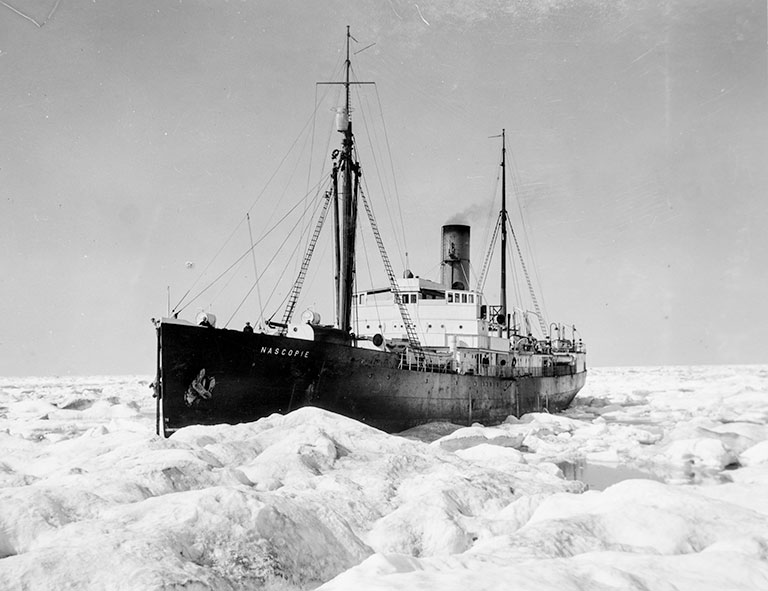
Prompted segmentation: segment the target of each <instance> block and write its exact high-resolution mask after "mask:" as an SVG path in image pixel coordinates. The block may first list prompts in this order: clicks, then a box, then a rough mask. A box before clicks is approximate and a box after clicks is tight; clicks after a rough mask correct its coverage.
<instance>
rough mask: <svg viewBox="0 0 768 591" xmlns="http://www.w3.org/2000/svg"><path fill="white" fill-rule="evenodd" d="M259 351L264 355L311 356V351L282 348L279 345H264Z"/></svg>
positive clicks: (303, 357) (304, 357)
mask: <svg viewBox="0 0 768 591" xmlns="http://www.w3.org/2000/svg"><path fill="white" fill-rule="evenodd" d="M259 353H261V354H263V355H280V356H281V357H301V358H302V359H306V358H308V357H309V351H302V350H301V349H281V348H279V347H262V348H261V350H260V351H259Z"/></svg>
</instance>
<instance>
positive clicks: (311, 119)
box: [171, 105, 319, 314]
mask: <svg viewBox="0 0 768 591" xmlns="http://www.w3.org/2000/svg"><path fill="white" fill-rule="evenodd" d="M318 108H319V105H315V109H314V110H313V112H312V114H311V115H310V117H309V119H308V120H307V121H306V123H305V124H304V125H303V127H302V128H301V130H300V131H299V133H298V134H297V136H296V137H295V138H294V140H293V142H292V143H291V145H290V147H289V148H288V151H287V152H286V153H285V154H284V155H283V157H282V159H281V160H280V162H279V163H278V165H277V167H276V168H275V170H274V171H273V172H272V174H271V175H270V177H269V178H268V179H267V182H266V183H265V184H264V186H263V187H262V189H261V191H259V193H258V194H257V195H256V198H255V199H254V201H253V202H252V203H251V206H250V207H249V208H248V209H247V210H246V215H248V214H249V213H251V211H253V209H254V208H255V207H256V205H257V204H258V202H259V201H260V200H261V198H262V197H263V196H264V194H265V193H266V191H267V188H268V187H269V186H270V185H271V184H272V181H273V180H274V179H275V177H276V176H277V174H278V173H279V172H280V170H281V169H282V167H283V165H284V164H285V162H286V160H287V159H288V157H289V156H290V155H291V154H292V153H293V152H294V150H295V149H296V146H297V144H298V143H299V140H300V139H301V138H302V137H303V136H304V134H305V132H306V131H307V128H308V127H309V126H310V123H312V122H314V121H315V119H316V115H317V109H318ZM305 143H306V142H305ZM246 221H247V219H246V217H245V216H243V218H241V219H240V221H239V222H238V223H237V224H236V225H235V227H234V229H233V230H232V232H231V233H230V234H229V236H228V237H227V238H226V240H224V242H223V244H222V245H221V247H220V248H219V250H217V251H216V254H214V255H213V257H212V258H211V260H210V261H209V262H208V264H207V265H206V266H205V267H204V268H203V270H202V271H201V272H200V274H199V275H198V276H197V278H196V279H195V280H194V281H193V282H192V284H191V285H190V286H189V288H188V289H187V291H186V292H184V295H182V296H181V299H179V301H178V302H177V304H176V305H175V306H174V307H173V308H172V310H171V313H172V314H178V313H179V312H181V311H182V310H184V309H185V308H187V307H188V306H189V304H190V303H191V302H188V303H187V304H186V305H184V306H183V307H180V306H181V304H182V303H184V301H185V299H186V298H187V296H188V295H189V294H190V293H191V292H192V290H193V289H194V287H195V285H197V283H198V282H199V281H200V280H201V279H202V278H203V277H204V276H205V274H206V273H207V272H208V270H209V269H210V268H211V266H212V265H213V263H214V262H215V261H216V259H217V258H218V257H219V255H220V254H221V253H222V252H223V250H224V249H225V248H226V246H227V245H228V244H229V243H230V242H231V240H232V238H233V237H234V236H235V234H236V233H237V232H238V230H239V229H240V227H241V226H242V225H243V223H245V222H246ZM267 223H268V222H267ZM199 295H200V294H198V296H197V297H199Z"/></svg>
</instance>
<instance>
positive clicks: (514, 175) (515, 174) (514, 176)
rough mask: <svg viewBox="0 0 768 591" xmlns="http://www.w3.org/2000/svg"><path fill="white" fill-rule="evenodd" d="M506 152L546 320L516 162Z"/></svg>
mask: <svg viewBox="0 0 768 591" xmlns="http://www.w3.org/2000/svg"><path fill="white" fill-rule="evenodd" d="M507 152H508V154H509V160H510V162H511V164H512V171H511V172H512V174H511V177H512V188H513V190H514V192H515V201H517V208H518V211H519V214H520V225H521V227H522V230H523V240H524V241H525V246H526V249H527V254H528V257H529V259H530V262H531V265H532V266H533V275H534V277H535V279H536V285H537V286H538V293H539V296H540V299H541V309H542V314H543V315H544V317H545V318H546V317H547V316H548V314H547V312H546V305H545V302H544V293H543V290H542V289H541V279H540V277H539V271H538V269H539V266H538V264H537V263H536V258H535V257H534V252H533V247H532V246H531V239H530V236H531V231H530V230H529V229H528V226H527V224H526V223H525V216H524V215H523V206H522V199H521V196H522V193H523V192H522V189H521V187H520V181H519V179H520V176H519V174H518V170H517V162H516V161H515V156H514V153H513V152H512V150H507ZM510 225H511V224H510ZM521 256H522V255H521Z"/></svg>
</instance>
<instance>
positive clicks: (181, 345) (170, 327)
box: [153, 27, 587, 437]
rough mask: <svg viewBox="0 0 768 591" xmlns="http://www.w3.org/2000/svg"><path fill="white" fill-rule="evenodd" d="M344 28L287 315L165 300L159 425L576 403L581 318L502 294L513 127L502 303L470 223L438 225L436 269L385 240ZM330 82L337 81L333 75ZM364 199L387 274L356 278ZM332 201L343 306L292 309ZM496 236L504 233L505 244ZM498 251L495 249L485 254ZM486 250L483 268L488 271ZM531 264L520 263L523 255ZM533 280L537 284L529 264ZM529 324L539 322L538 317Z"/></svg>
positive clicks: (388, 423) (505, 411) (480, 416)
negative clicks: (390, 251)
mask: <svg viewBox="0 0 768 591" xmlns="http://www.w3.org/2000/svg"><path fill="white" fill-rule="evenodd" d="M351 38H352V37H351V35H350V32H349V27H347V36H346V61H345V63H344V69H343V76H342V79H341V80H340V81H338V82H333V84H340V85H342V88H343V96H344V100H343V104H342V107H341V108H340V109H338V111H337V113H336V115H335V122H336V132H337V133H338V134H339V135H340V138H341V145H340V146H339V147H338V148H337V149H335V150H333V152H332V154H331V160H332V171H331V172H330V174H329V175H328V176H329V178H328V187H329V188H328V190H327V191H326V193H325V194H324V195H323V196H322V201H323V203H322V209H321V211H320V213H319V215H318V217H317V224H316V225H315V229H314V232H313V234H312V235H311V236H310V237H309V239H308V240H307V247H306V251H305V253H304V256H303V259H302V262H301V267H300V270H299V272H298V277H297V278H296V280H295V281H294V283H293V285H292V287H291V290H290V294H289V297H287V298H286V302H285V307H284V310H283V314H282V317H281V319H280V320H279V321H278V320H275V319H274V318H275V316H274V315H273V316H272V317H271V318H270V320H269V321H267V322H265V323H263V324H261V325H260V326H259V327H257V329H256V330H252V329H251V327H250V325H248V326H246V329H245V330H242V329H236V330H235V329H230V328H227V327H221V328H220V327H217V326H216V318H215V316H214V315H213V314H211V313H210V312H206V311H200V312H199V313H198V314H197V315H196V316H195V317H194V319H192V320H186V319H183V318H180V317H179V313H178V312H174V311H171V310H169V314H168V316H167V317H164V318H161V319H158V320H155V319H153V323H154V325H155V329H156V336H157V375H156V379H155V381H154V396H155V397H156V401H157V419H156V428H157V432H158V434H159V435H162V436H165V437H167V436H170V435H171V434H173V433H174V432H175V431H177V430H178V429H181V428H183V427H187V426H190V425H213V424H226V423H228V424H238V423H244V422H251V421H256V420H258V419H260V418H263V417H267V416H270V415H272V414H274V413H280V414H286V413H289V412H291V411H293V410H295V409H297V408H300V407H304V406H315V407H319V408H322V409H325V410H328V411H331V412H334V413H338V414H341V415H345V416H347V417H351V418H353V419H355V420H358V421H361V422H363V423H365V424H368V425H370V426H372V427H375V428H378V429H381V430H384V431H386V432H390V433H397V432H402V431H404V430H407V429H410V428H412V427H416V426H419V425H423V424H427V423H435V422H440V423H452V424H455V425H472V424H475V423H479V424H482V425H485V426H491V425H496V424H500V423H502V422H504V421H505V420H507V419H508V417H510V416H515V417H520V416H522V415H524V414H526V413H530V412H535V411H545V412H553V413H554V412H559V411H562V410H563V409H565V408H567V407H568V406H569V404H570V403H571V402H572V400H573V398H574V397H575V396H576V394H577V393H578V392H579V390H580V389H581V388H582V387H583V386H584V384H585V380H586V375H587V367H586V347H585V345H584V342H583V340H582V339H581V337H580V335H579V333H578V331H577V330H576V328H575V326H573V325H565V324H560V323H549V324H547V323H546V321H545V319H544V318H543V315H542V314H541V311H540V309H539V308H538V304H537V303H536V300H535V299H534V306H533V307H534V310H526V309H523V308H520V307H516V306H509V305H508V304H507V285H506V283H507V279H506V273H507V271H506V269H507V260H506V259H507V250H508V241H509V236H510V232H511V235H512V238H513V242H517V239H516V237H515V235H514V229H513V228H512V226H511V223H510V219H509V215H508V212H507V206H506V174H507V173H506V170H507V162H506V160H507V157H506V132H505V131H504V130H502V134H501V135H500V136H497V137H500V138H501V140H502V141H501V146H502V147H501V208H500V210H499V215H498V218H497V219H496V226H495V229H494V231H493V237H492V240H491V244H490V246H489V248H490V249H493V248H495V247H496V246H497V245H498V246H499V252H500V257H499V259H500V291H499V301H498V302H497V303H495V304H490V303H489V302H487V301H486V297H485V295H484V290H483V289H482V286H483V285H484V282H483V280H481V279H478V281H477V282H476V284H475V287H473V286H472V283H471V277H470V232H471V227H470V226H469V225H466V224H463V223H449V224H445V225H444V226H442V229H441V233H440V238H441V241H440V261H439V268H440V277H439V278H437V279H436V280H429V279H425V278H421V277H418V276H414V274H413V273H412V272H410V271H404V272H403V273H402V276H400V277H397V276H396V274H395V273H394V270H393V267H392V264H391V263H390V261H389V258H388V256H387V253H386V249H385V248H384V245H383V240H382V236H381V233H380V232H379V230H378V226H377V224H376V221H375V218H374V216H373V212H372V208H371V205H370V200H369V199H368V197H367V195H366V194H364V193H363V191H362V186H363V183H362V182H361V178H362V175H363V169H362V166H361V164H360V162H359V157H358V153H357V150H356V140H355V135H354V134H353V131H352V116H351V112H352V109H351V99H350V89H351V88H352V87H353V85H355V84H365V83H363V82H355V81H352V80H351V79H350V68H351V61H350V39H351ZM328 84H331V83H328ZM361 206H362V210H364V212H365V215H366V216H367V217H368V219H369V221H370V225H371V228H372V230H373V234H374V237H375V240H376V243H377V245H378V247H379V251H380V254H381V258H382V261H383V267H384V269H385V272H386V280H382V282H381V283H382V284H381V285H380V286H378V287H375V288H373V287H372V288H370V289H363V290H359V289H358V290H356V289H355V285H356V282H355V275H356V246H357V245H356V240H357V227H358V224H359V218H361V217H362V213H361V211H360V209H361ZM329 212H330V213H331V214H332V216H331V217H332V219H333V224H332V225H333V228H332V232H333V243H334V272H333V282H334V290H335V298H334V300H335V306H334V307H335V310H334V312H335V318H334V322H333V323H332V324H324V323H323V322H322V321H321V319H320V317H319V315H318V314H317V313H316V312H315V311H313V310H311V309H310V310H306V311H305V312H303V313H302V314H301V315H300V316H299V317H298V318H296V314H295V312H296V306H297V302H298V301H299V295H300V293H301V290H302V288H303V286H304V282H305V278H306V275H307V269H308V268H309V265H310V263H311V259H312V254H313V251H314V248H315V246H316V244H317V239H318V236H319V234H320V232H321V230H322V228H323V227H324V225H325V220H326V219H327V217H328V214H329ZM497 243H500V244H497ZM490 252H491V250H489V255H490ZM490 260H492V258H491V257H490V256H486V264H485V265H484V266H483V271H482V272H481V276H482V277H485V275H486V269H487V263H488V262H489V261H490ZM523 269H525V267H523ZM525 273H526V274H525V277H526V279H527V283H528V285H529V286H530V283H531V282H530V279H529V278H528V274H527V270H526V271H525ZM532 316H533V317H534V318H535V320H534V322H531V317H532Z"/></svg>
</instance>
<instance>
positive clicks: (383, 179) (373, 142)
mask: <svg viewBox="0 0 768 591" xmlns="http://www.w3.org/2000/svg"><path fill="white" fill-rule="evenodd" d="M373 87H374V90H375V91H376V93H377V95H378V89H377V86H376V84H375V83H374V84H373ZM355 93H356V95H357V98H358V104H360V106H361V119H362V123H363V126H364V128H365V131H366V137H367V138H368V145H369V147H370V149H371V161H372V162H373V166H374V169H375V171H376V177H377V179H378V181H379V186H380V188H381V194H382V195H383V196H384V199H382V200H381V201H383V203H384V208H385V210H386V212H387V219H388V220H389V225H390V227H391V228H392V232H393V235H394V236H395V247H396V248H397V252H398V255H399V256H400V261H401V263H402V264H404V265H405V264H406V263H405V258H404V257H403V251H402V249H401V248H400V242H399V240H398V238H399V237H401V239H402V240H403V245H404V246H405V249H406V250H407V249H408V247H407V244H406V243H405V236H404V232H398V231H397V227H396V224H395V216H394V215H393V214H392V211H391V209H390V204H389V199H387V198H386V196H387V195H390V194H391V193H392V192H394V193H395V196H396V203H397V205H398V207H399V195H398V194H397V181H396V178H395V176H394V164H393V162H392V152H391V150H389V146H388V140H386V128H385V129H384V137H385V145H386V146H387V152H388V155H389V158H388V160H389V164H390V169H391V172H392V181H393V185H394V190H393V191H390V190H389V189H388V188H387V187H385V184H388V177H387V176H386V175H385V174H384V172H383V170H382V168H381V167H380V166H379V160H382V162H383V161H384V160H385V158H384V155H383V154H379V152H377V148H376V146H378V144H379V143H380V142H379V141H378V135H377V132H376V126H375V125H374V124H373V123H374V122H373V120H372V119H373V118H372V117H371V121H370V125H369V120H368V117H366V114H367V112H368V111H367V110H363V109H362V106H363V103H365V104H366V106H367V108H368V110H370V112H371V113H373V112H374V109H373V108H371V107H368V104H369V101H368V95H367V94H361V93H360V89H359V87H356V88H355ZM363 97H365V100H364V99H363ZM379 107H381V103H379ZM379 114H380V115H381V111H379ZM400 219H401V228H404V225H403V224H402V212H401V215H400ZM398 234H400V236H398Z"/></svg>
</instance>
